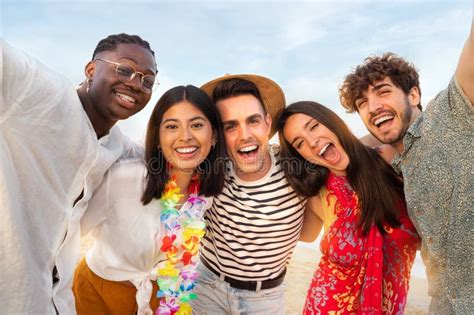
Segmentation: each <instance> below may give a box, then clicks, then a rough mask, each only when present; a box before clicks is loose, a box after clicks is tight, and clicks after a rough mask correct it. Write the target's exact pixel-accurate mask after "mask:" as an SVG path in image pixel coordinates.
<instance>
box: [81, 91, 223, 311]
mask: <svg viewBox="0 0 474 315" xmlns="http://www.w3.org/2000/svg"><path fill="white" fill-rule="evenodd" d="M218 139H223V137H222V127H221V122H220V118H219V116H218V113H217V111H216V110H214V105H213V103H212V101H211V99H210V98H209V97H208V96H207V94H205V93H204V92H203V91H202V90H200V89H199V88H197V87H194V86H192V85H188V86H186V87H184V86H178V87H175V88H172V89H170V90H168V91H167V92H166V93H165V94H163V96H162V97H161V98H160V99H159V100H158V103H157V104H156V106H155V108H154V110H153V113H152V115H151V117H150V120H149V122H148V128H147V135H146V143H145V159H144V160H143V159H142V158H137V157H130V158H124V159H121V160H120V161H118V162H117V163H116V164H115V165H114V166H113V167H112V168H111V169H110V170H109V171H108V173H107V174H106V176H105V178H104V181H103V183H102V184H101V185H100V187H99V188H98V189H97V190H96V192H95V193H94V196H93V197H92V199H91V201H90V203H89V208H88V210H87V211H86V214H85V215H84V217H83V218H82V220H81V229H82V234H83V235H84V234H86V233H88V232H89V231H92V232H93V235H94V236H95V243H94V245H93V247H92V248H91V249H90V250H89V251H88V252H87V254H86V257H85V259H83V260H82V261H81V263H80V264H79V266H78V267H77V269H76V273H75V277H74V285H73V291H74V294H75V298H76V309H77V312H78V314H96V313H103V314H118V313H120V314H134V313H138V314H151V313H153V312H154V313H156V314H161V315H172V314H180V315H185V314H191V312H192V310H191V308H190V306H189V304H188V301H189V300H191V299H195V298H196V295H195V294H193V292H192V289H193V288H194V285H195V283H194V279H195V278H196V271H195V267H196V263H197V257H198V251H199V244H200V240H201V238H202V236H203V235H204V228H205V225H204V221H203V218H202V217H203V212H204V211H205V210H206V209H207V208H208V207H209V206H210V203H211V201H212V200H211V199H212V196H215V195H216V194H218V193H220V191H221V190H222V187H223V176H220V175H219V174H223V169H222V168H223V166H224V165H223V163H219V162H220V158H222V157H223V156H224V147H223V145H222V144H221V143H220V141H218ZM132 155H133V154H132Z"/></svg>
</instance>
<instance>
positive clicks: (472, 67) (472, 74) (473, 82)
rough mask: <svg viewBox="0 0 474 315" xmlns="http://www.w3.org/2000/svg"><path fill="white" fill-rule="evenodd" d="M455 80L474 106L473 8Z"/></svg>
mask: <svg viewBox="0 0 474 315" xmlns="http://www.w3.org/2000/svg"><path fill="white" fill-rule="evenodd" d="M456 79H457V81H458V83H459V84H460V85H461V88H462V90H463V91H464V94H466V96H467V97H468V98H469V99H470V100H471V104H474V7H473V17H472V18H471V33H470V34H469V37H468V38H467V41H466V44H465V45H464V48H463V50H462V53H461V57H460V58H459V64H458V67H457V69H456Z"/></svg>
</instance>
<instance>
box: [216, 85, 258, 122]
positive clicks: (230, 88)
mask: <svg viewBox="0 0 474 315" xmlns="http://www.w3.org/2000/svg"><path fill="white" fill-rule="evenodd" d="M247 94H250V95H253V96H255V98H256V99H257V100H259V102H260V104H261V105H262V108H263V113H264V114H267V109H266V108H265V103H264V102H263V98H262V95H261V94H260V91H259V90H258V87H257V86H256V85H255V84H254V83H253V82H251V81H248V80H245V79H240V78H232V79H226V80H223V81H222V82H220V83H219V84H217V86H216V87H215V88H214V91H213V92H212V100H213V101H214V103H217V102H218V101H221V100H225V99H228V98H231V97H235V96H240V95H247Z"/></svg>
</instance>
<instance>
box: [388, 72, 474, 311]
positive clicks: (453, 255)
mask: <svg viewBox="0 0 474 315" xmlns="http://www.w3.org/2000/svg"><path fill="white" fill-rule="evenodd" d="M473 135H474V107H473V105H472V104H471V102H470V101H469V99H468V98H467V97H466V96H465V95H464V93H463V91H462V90H461V87H460V86H459V84H458V83H457V81H456V80H455V79H454V78H453V79H452V80H451V82H450V84H449V86H448V88H447V89H446V90H444V91H442V92H441V93H439V94H438V96H437V97H436V98H435V99H434V100H433V101H432V102H431V103H430V104H429V105H428V107H427V109H426V111H425V112H424V113H423V114H421V115H420V116H419V117H418V118H417V120H416V121H415V122H414V123H413V124H412V125H411V126H410V128H409V129H408V132H407V134H406V135H405V138H404V139H403V144H404V148H405V149H404V152H403V153H402V154H401V155H397V156H396V157H395V159H394V160H393V162H392V164H393V166H394V168H395V169H396V170H397V171H398V172H401V173H402V174H403V178H404V182H405V196H406V201H407V205H408V211H409V215H410V217H411V219H412V221H413V223H414V224H415V226H416V228H417V230H418V233H419V234H420V236H421V237H422V242H423V243H422V251H421V254H422V257H423V260H424V262H425V264H426V270H427V276H428V283H429V286H430V288H429V294H430V295H431V296H432V301H431V305H430V313H436V314H451V313H457V314H472V311H473V310H474V302H473V301H474V299H473V296H474V262H473V259H472V254H473V251H474V246H473V240H474V237H473V232H472V231H473V230H472V222H473V205H474V200H473V199H474V198H473V196H474V163H473V156H474V145H473V144H474V137H473Z"/></svg>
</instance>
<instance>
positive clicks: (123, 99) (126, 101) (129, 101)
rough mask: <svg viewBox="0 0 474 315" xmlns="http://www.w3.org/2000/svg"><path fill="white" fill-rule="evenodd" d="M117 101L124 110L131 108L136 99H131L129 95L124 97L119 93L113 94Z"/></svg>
mask: <svg viewBox="0 0 474 315" xmlns="http://www.w3.org/2000/svg"><path fill="white" fill-rule="evenodd" d="M115 95H117V97H118V99H119V100H120V104H121V105H122V106H124V107H126V108H133V107H134V106H135V103H136V99H135V98H133V97H131V96H130V95H126V94H123V93H120V92H115Z"/></svg>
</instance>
